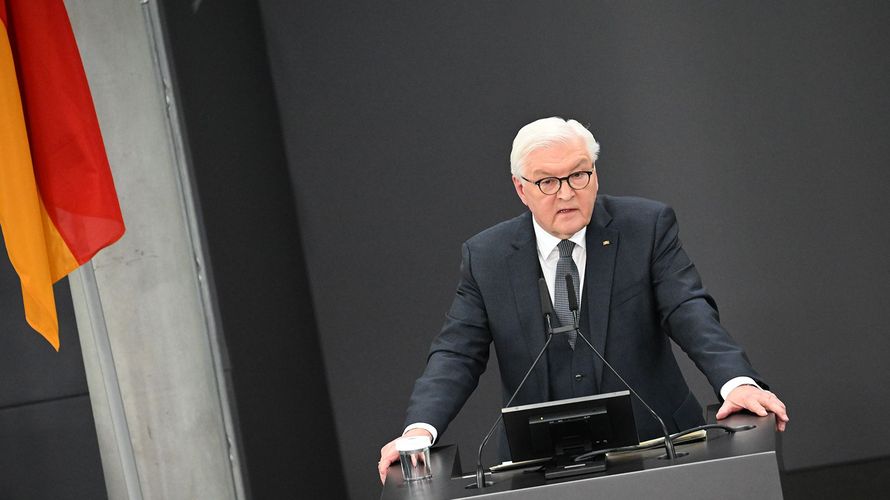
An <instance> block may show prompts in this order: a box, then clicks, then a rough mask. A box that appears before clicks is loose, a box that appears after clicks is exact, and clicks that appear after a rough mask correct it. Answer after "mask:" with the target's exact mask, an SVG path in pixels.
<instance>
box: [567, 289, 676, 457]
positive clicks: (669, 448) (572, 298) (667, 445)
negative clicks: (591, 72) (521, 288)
mask: <svg viewBox="0 0 890 500" xmlns="http://www.w3.org/2000/svg"><path fill="white" fill-rule="evenodd" d="M566 293H567V294H568V296H569V297H568V299H569V309H570V310H571V311H572V319H573V323H574V325H573V326H574V329H575V333H577V334H578V336H579V337H581V338H582V339H584V343H585V344H587V346H588V347H590V350H592V351H593V352H594V354H596V356H597V357H598V358H600V361H602V362H603V365H605V366H606V367H608V368H609V371H611V372H612V373H614V374H615V376H616V377H618V380H620V381H621V383H622V384H624V387H627V389H628V390H629V391H630V392H631V393H632V394H633V395H634V396H635V397H636V398H637V400H639V402H640V403H642V404H643V406H644V407H645V408H646V409H647V410H649V413H651V414H652V416H653V417H655V420H657V421H658V423H659V424H660V425H661V430H662V432H663V433H664V450H665V453H666V454H667V458H668V459H670V460H673V459H675V458H677V452H676V451H675V450H674V443H673V441H671V434H670V433H669V432H668V430H667V427H666V426H665V425H664V420H662V419H661V417H659V416H658V414H657V413H655V410H653V409H652V408H651V407H650V406H649V405H648V404H646V402H645V401H643V398H641V397H640V395H639V394H637V391H635V390H634V388H633V387H631V386H630V384H628V383H627V382H626V381H625V380H624V378H623V377H622V376H621V375H619V374H618V372H617V371H616V370H615V369H614V368H612V365H610V364H609V362H608V361H606V358H605V357H604V356H603V355H602V354H600V352H599V351H598V350H597V349H596V347H593V344H591V343H590V340H588V339H587V337H586V336H585V335H584V334H583V333H581V328H580V327H579V326H578V296H577V295H575V282H574V281H573V280H572V275H571V274H566Z"/></svg>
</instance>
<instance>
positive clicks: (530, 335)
mask: <svg viewBox="0 0 890 500" xmlns="http://www.w3.org/2000/svg"><path fill="white" fill-rule="evenodd" d="M512 245H513V252H512V253H511V254H509V255H508V256H507V265H508V267H509V268H510V286H511V288H512V289H513V296H514V298H515V299H516V311H517V316H518V317H519V323H520V331H521V332H522V335H523V337H524V340H525V345H526V349H527V350H528V354H529V360H534V359H535V356H536V355H537V354H538V352H539V351H540V350H541V348H542V347H544V341H545V340H546V334H545V332H544V323H543V320H542V319H541V314H542V313H541V302H540V300H539V298H538V278H539V277H540V274H541V272H540V269H541V264H540V262H539V261H538V247H537V244H536V242H535V231H534V228H533V227H532V221H531V213H530V212H527V213H526V217H525V218H524V219H523V221H522V224H521V226H520V227H519V229H518V230H517V231H516V237H515V238H514V239H513V242H512ZM530 269H534V270H536V272H529V270H530ZM529 363H531V361H529ZM547 370H548V366H547V356H542V357H541V360H540V361H539V362H538V366H537V367H535V372H536V374H535V380H537V381H538V384H539V387H540V394H541V397H542V399H541V400H542V401H547V400H548V399H549V394H548V392H549V390H548V388H549V383H548V379H547Z"/></svg>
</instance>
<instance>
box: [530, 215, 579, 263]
mask: <svg viewBox="0 0 890 500" xmlns="http://www.w3.org/2000/svg"><path fill="white" fill-rule="evenodd" d="M532 225H534V227H535V240H536V241H537V244H538V254H539V255H540V256H541V257H543V258H544V259H546V258H547V257H548V256H550V254H551V253H552V252H553V251H554V250H556V246H557V245H559V242H560V241H562V240H561V239H559V238H557V237H556V236H553V235H552V234H550V233H548V232H547V231H546V230H545V229H544V228H543V227H541V225H540V224H538V221H537V220H535V216H534V215H532ZM586 235H587V226H584V227H582V228H581V230H580V231H578V232H577V233H575V234H573V235H572V237H571V238H569V239H570V240H571V241H572V242H573V243H575V245H576V246H579V247H581V249H583V250H586V248H585V245H586V244H587V241H586V240H585V236H586Z"/></svg>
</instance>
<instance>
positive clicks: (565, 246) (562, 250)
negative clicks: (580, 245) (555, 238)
mask: <svg viewBox="0 0 890 500" xmlns="http://www.w3.org/2000/svg"><path fill="white" fill-rule="evenodd" d="M556 248H559V257H560V258H562V257H571V256H572V250H574V248H575V242H574V241H572V240H562V241H560V242H559V245H556Z"/></svg>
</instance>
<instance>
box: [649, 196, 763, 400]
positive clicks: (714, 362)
mask: <svg viewBox="0 0 890 500" xmlns="http://www.w3.org/2000/svg"><path fill="white" fill-rule="evenodd" d="M678 235H679V227H678V224H677V218H676V215H675V214H674V211H673V209H671V208H670V207H668V206H664V208H663V209H662V210H661V211H660V213H659V214H658V218H657V221H656V225H655V239H654V248H653V261H652V287H653V290H654V292H655V295H656V298H657V304H658V306H657V307H658V316H659V318H660V320H661V326H662V328H663V330H664V331H665V332H667V333H668V335H670V336H671V338H673V339H674V341H675V342H677V344H678V345H679V346H680V347H681V348H682V349H683V351H685V352H686V354H687V355H689V357H690V358H691V359H692V361H693V362H694V363H695V364H696V366H697V367H698V369H699V370H701V371H702V373H704V374H705V376H706V377H707V378H708V381H709V382H710V383H711V386H712V387H713V388H714V391H715V392H716V393H717V397H718V398H719V397H720V387H721V386H722V385H723V384H724V383H726V382H727V381H729V380H730V379H731V378H733V377H739V376H748V377H751V378H753V379H754V380H756V381H757V382H758V384H762V385H761V386H762V387H764V388H765V387H766V384H765V383H764V382H763V379H762V377H761V376H760V375H759V374H758V373H757V372H755V371H754V369H753V368H752V367H751V363H750V362H749V361H748V357H747V355H746V354H745V352H744V350H743V349H742V348H741V347H740V346H739V345H738V344H737V343H736V342H735V341H734V340H733V339H732V337H731V336H730V335H729V333H728V332H727V331H726V330H725V329H724V328H723V327H722V326H721V325H720V318H719V313H718V311H717V304H716V303H715V302H714V299H713V298H711V296H710V295H709V294H708V292H707V290H705V288H704V286H703V285H702V282H701V278H700V277H699V274H698V272H697V271H696V269H695V266H694V265H693V264H692V261H691V260H690V259H689V256H688V255H686V252H685V251H684V250H683V247H682V245H681V243H680V239H679V236H678Z"/></svg>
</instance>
